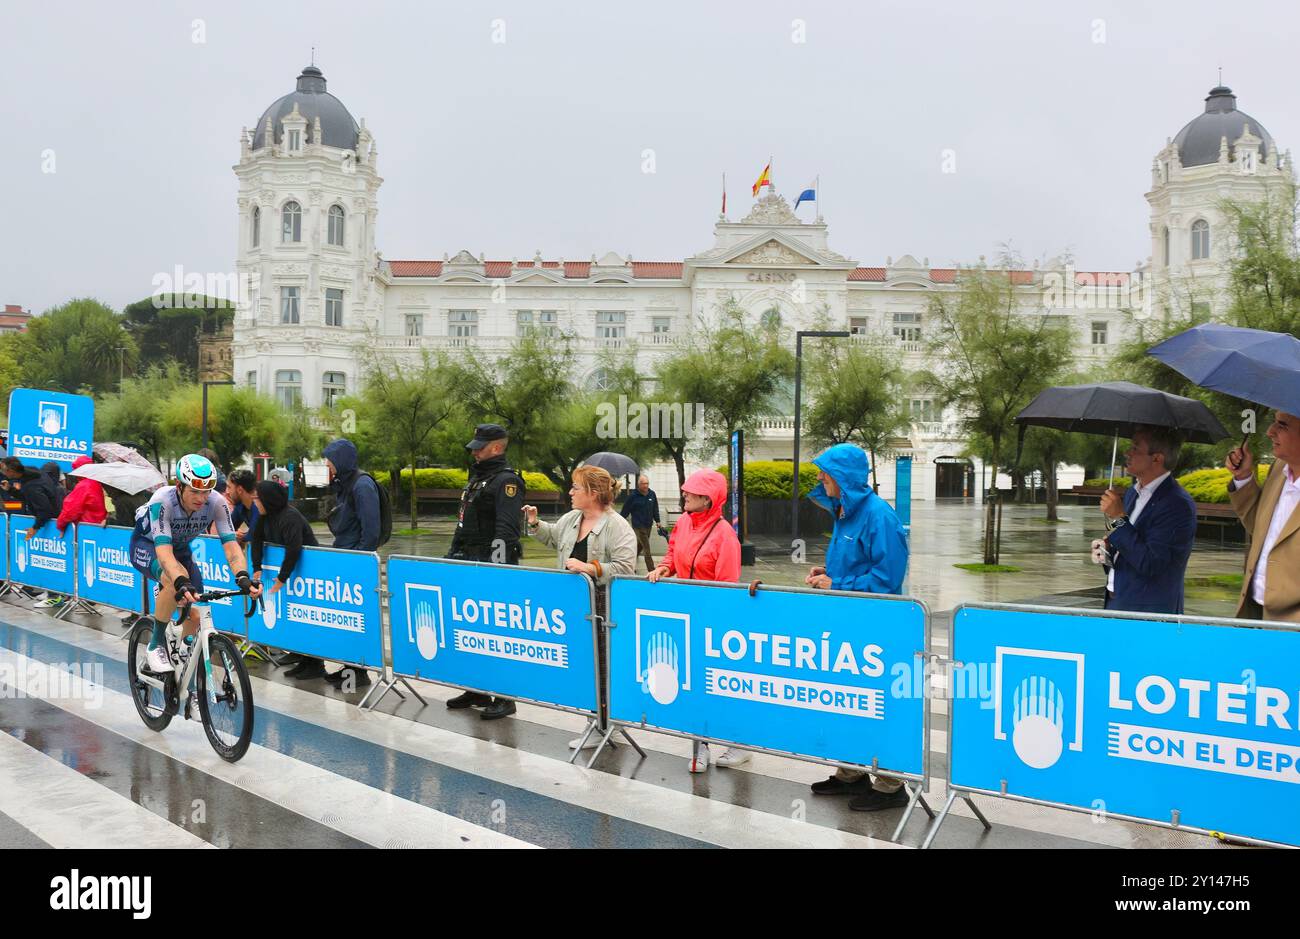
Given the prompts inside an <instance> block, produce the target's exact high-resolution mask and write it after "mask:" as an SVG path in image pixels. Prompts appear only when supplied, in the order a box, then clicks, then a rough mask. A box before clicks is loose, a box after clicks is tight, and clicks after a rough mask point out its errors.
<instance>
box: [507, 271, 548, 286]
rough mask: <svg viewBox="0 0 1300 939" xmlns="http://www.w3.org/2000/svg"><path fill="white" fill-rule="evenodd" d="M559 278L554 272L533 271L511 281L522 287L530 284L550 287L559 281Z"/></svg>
mask: <svg viewBox="0 0 1300 939" xmlns="http://www.w3.org/2000/svg"><path fill="white" fill-rule="evenodd" d="M559 280H560V278H559V277H557V276H556V275H554V274H544V273H542V272H541V271H533V272H531V273H529V274H524V275H521V276H520V277H519V278H518V279H517V280H513V281H511V283H512V284H518V285H519V286H521V287H526V286H528V285H529V284H535V285H537V286H541V287H549V286H551V285H552V284H555V283H558V282H559Z"/></svg>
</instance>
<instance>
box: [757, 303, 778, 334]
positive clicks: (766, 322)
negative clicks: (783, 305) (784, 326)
mask: <svg viewBox="0 0 1300 939" xmlns="http://www.w3.org/2000/svg"><path fill="white" fill-rule="evenodd" d="M758 322H759V324H760V325H761V326H762V327H763V328H764V329H766V330H769V331H772V330H777V329H780V328H781V311H780V310H778V309H777V308H776V307H774V306H770V307H768V308H767V309H766V310H764V311H763V315H762V316H760V317H759V320H758Z"/></svg>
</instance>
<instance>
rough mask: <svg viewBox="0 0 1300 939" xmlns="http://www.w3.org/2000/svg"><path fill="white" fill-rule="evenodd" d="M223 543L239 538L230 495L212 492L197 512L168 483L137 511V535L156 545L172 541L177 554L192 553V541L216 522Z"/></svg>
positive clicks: (171, 543)
mask: <svg viewBox="0 0 1300 939" xmlns="http://www.w3.org/2000/svg"><path fill="white" fill-rule="evenodd" d="M214 524H215V525H216V527H217V537H218V538H220V539H221V543H222V544H225V543H226V542H228V541H234V540H235V527H234V526H233V525H232V524H231V523H230V504H229V503H228V502H226V497H225V496H223V495H219V494H218V493H216V492H209V493H208V497H207V500H206V501H205V502H204V503H203V504H202V505H200V506H199V508H198V509H197V510H196V511H194V512H192V513H191V512H186V511H185V509H184V507H183V506H182V505H181V497H180V492H179V491H178V490H177V489H176V487H175V486H167V487H166V488H164V489H159V490H158V491H157V492H155V493H154V494H153V498H151V499H150V500H149V501H148V502H147V503H145V504H144V505H142V506H141V507H140V508H139V509H138V510H137V511H136V513H135V532H134V534H133V538H139V539H143V540H144V541H148V542H150V543H152V544H153V545H155V546H157V545H160V544H165V545H170V546H171V549H172V551H174V552H175V553H176V554H178V555H180V554H188V553H189V551H190V542H191V541H193V540H194V539H195V538H197V537H198V536H199V535H206V534H207V533H208V529H210V528H211V527H212V526H213V525H214Z"/></svg>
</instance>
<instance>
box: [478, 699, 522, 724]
mask: <svg viewBox="0 0 1300 939" xmlns="http://www.w3.org/2000/svg"><path fill="white" fill-rule="evenodd" d="M513 713H515V703H514V702H513V701H511V700H510V699H509V698H493V699H492V703H491V704H489V705H488V706H487V707H485V708H484V709H483V710H481V711H479V715H478V716H479V717H480V718H482V719H483V720H485V721H495V720H498V719H499V718H502V717H509V716H510V715H511V714H513Z"/></svg>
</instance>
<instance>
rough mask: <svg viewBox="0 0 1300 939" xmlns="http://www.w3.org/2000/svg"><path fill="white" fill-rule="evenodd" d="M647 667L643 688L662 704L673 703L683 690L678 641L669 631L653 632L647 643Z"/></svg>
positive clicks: (642, 680) (642, 682) (642, 683)
mask: <svg viewBox="0 0 1300 939" xmlns="http://www.w3.org/2000/svg"><path fill="white" fill-rule="evenodd" d="M646 663H647V664H646V669H645V674H644V676H643V677H642V679H641V690H642V691H644V692H646V693H647V694H649V695H650V697H652V698H654V699H655V700H656V701H658V702H659V703H660V704H672V703H673V702H674V701H676V700H677V692H678V691H679V690H681V679H680V678H679V675H680V674H681V673H680V672H679V671H678V668H677V643H676V642H674V641H673V637H672V636H670V635H668V634H667V633H653V634H652V635H651V636H650V641H649V642H648V643H647V644H646Z"/></svg>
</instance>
